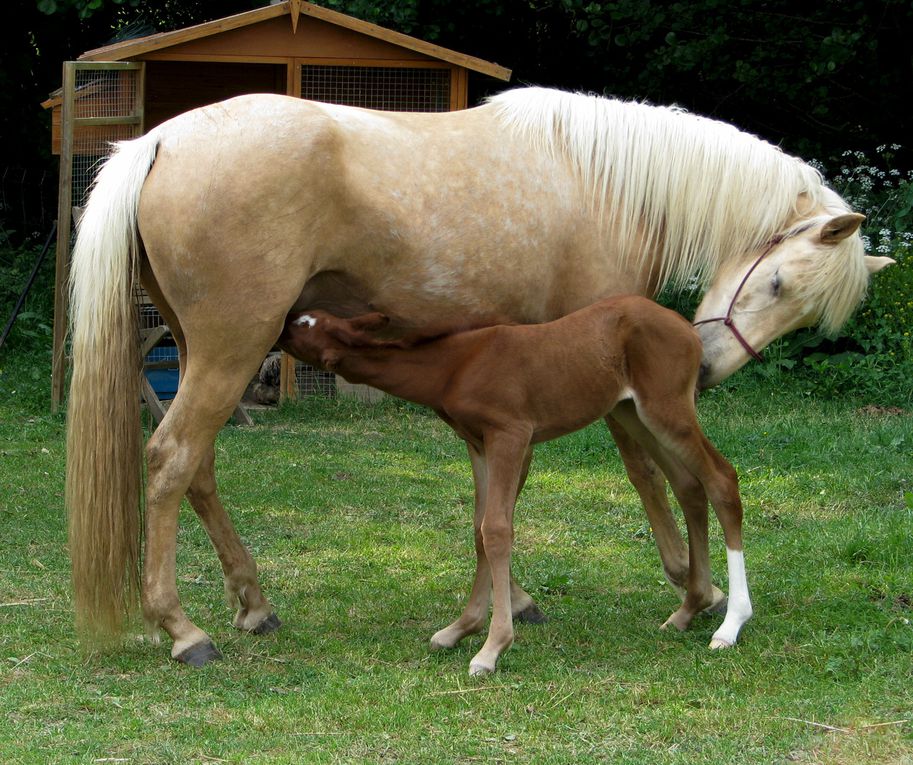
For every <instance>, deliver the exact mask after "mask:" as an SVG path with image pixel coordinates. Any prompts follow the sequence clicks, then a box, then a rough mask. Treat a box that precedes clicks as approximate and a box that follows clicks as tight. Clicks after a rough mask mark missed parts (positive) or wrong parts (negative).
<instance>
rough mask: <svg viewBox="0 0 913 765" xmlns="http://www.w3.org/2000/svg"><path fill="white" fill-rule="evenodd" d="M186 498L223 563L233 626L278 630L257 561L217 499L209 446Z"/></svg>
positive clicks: (257, 631) (262, 631)
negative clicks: (233, 613)
mask: <svg viewBox="0 0 913 765" xmlns="http://www.w3.org/2000/svg"><path fill="white" fill-rule="evenodd" d="M187 499H188V500H189V502H190V504H191V506H192V507H193V509H194V510H195V511H196V514H197V515H198V516H199V518H200V521H201V522H202V524H203V527H204V528H205V529H206V533H207V534H208V535H209V539H210V541H211V542H212V546H213V548H215V551H216V554H217V555H218V556H219V562H220V563H221V564H222V573H223V576H224V582H225V598H226V601H227V602H228V604H229V605H230V606H233V607H235V608H237V612H236V613H235V618H234V621H233V624H234V626H235V627H237V628H238V629H240V630H245V631H247V632H253V633H254V634H256V635H264V634H266V633H268V632H273V631H274V630H276V629H278V628H279V626H280V624H281V622H280V621H279V617H277V616H276V614H275V613H274V612H273V608H272V606H271V605H270V603H269V601H268V600H267V599H266V598H265V597H264V595H263V592H262V591H261V589H260V583H259V581H258V579H257V564H256V562H255V561H254V559H253V557H252V556H251V554H250V552H249V551H248V549H247V548H246V547H245V546H244V544H243V543H242V542H241V540H240V538H239V537H238V533H237V532H236V531H235V528H234V526H233V525H232V522H231V519H230V518H229V517H228V513H226V512H225V508H224V507H223V505H222V501H221V500H220V499H219V495H218V492H217V490H216V478H215V450H214V449H212V448H210V449H209V450H208V452H207V453H206V454H205V455H204V457H203V461H202V463H201V464H200V467H199V469H198V470H197V473H196V475H195V476H194V478H193V480H192V481H191V483H190V489H189V490H188V491H187Z"/></svg>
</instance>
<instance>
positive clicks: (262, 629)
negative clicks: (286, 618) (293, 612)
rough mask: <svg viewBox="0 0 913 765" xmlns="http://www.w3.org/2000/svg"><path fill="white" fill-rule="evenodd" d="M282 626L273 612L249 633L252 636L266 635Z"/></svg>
mask: <svg viewBox="0 0 913 765" xmlns="http://www.w3.org/2000/svg"><path fill="white" fill-rule="evenodd" d="M281 626H282V622H281V621H280V620H279V617H278V616H276V613H275V611H274V612H273V613H271V614H270V615H269V616H267V617H266V618H265V619H264V620H263V621H262V622H260V623H259V624H258V625H257V626H256V627H254V628H253V629H252V630H251V632H252V633H253V634H254V635H268V634H269V633H270V632H275V631H276V630H277V629H279V628H280V627H281Z"/></svg>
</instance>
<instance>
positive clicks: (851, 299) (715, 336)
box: [694, 210, 894, 388]
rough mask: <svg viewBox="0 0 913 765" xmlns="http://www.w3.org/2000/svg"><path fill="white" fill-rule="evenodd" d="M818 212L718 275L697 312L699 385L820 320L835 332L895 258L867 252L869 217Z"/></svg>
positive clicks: (717, 379) (721, 376) (717, 378)
mask: <svg viewBox="0 0 913 765" xmlns="http://www.w3.org/2000/svg"><path fill="white" fill-rule="evenodd" d="M818 212H819V213H822V214H817V215H813V216H812V217H809V218H806V219H805V220H803V221H800V222H798V223H796V224H795V225H793V226H791V227H790V228H788V229H787V230H785V231H783V232H781V233H780V234H778V235H776V236H774V237H773V238H772V239H771V240H770V241H769V242H767V243H766V244H764V245H763V246H762V247H760V248H759V249H757V250H755V251H753V252H750V253H748V254H746V256H745V257H744V258H739V259H737V260H735V261H733V262H732V263H730V264H726V265H724V266H723V267H722V268H721V269H720V271H719V272H718V273H717V275H716V278H715V279H714V281H713V283H712V284H711V286H710V288H709V289H708V290H707V292H706V293H705V295H704V299H703V301H702V302H701V304H700V306H699V307H698V309H697V313H696V314H695V316H694V323H695V325H697V329H698V332H699V334H700V336H701V340H702V341H703V343H704V358H703V364H702V365H701V377H700V382H699V385H700V387H701V388H709V387H711V386H713V385H716V384H717V383H718V382H720V381H721V380H723V379H725V378H726V377H728V376H729V375H731V374H732V373H733V372H735V371H736V370H737V369H739V368H740V367H742V366H743V365H744V364H745V363H746V362H747V361H748V360H749V359H750V358H751V357H754V358H758V359H760V351H761V349H762V348H764V347H765V346H767V345H768V344H769V343H771V342H772V341H773V340H775V339H777V338H778V337H780V336H782V335H785V334H786V333H787V332H792V331H793V330H795V329H799V328H800V327H809V326H812V325H815V324H819V325H820V326H821V328H822V330H823V331H824V332H827V333H830V332H835V331H836V330H838V329H839V328H840V327H841V326H842V325H843V324H844V322H846V320H847V319H848V318H849V317H850V315H851V314H852V313H853V311H854V310H855V309H856V307H857V306H858V305H859V303H860V301H861V300H862V298H863V296H864V295H865V291H866V287H867V285H868V281H869V276H870V275H871V274H873V273H875V272H876V271H880V270H881V269H882V268H884V267H885V266H887V265H890V264H891V263H893V262H894V261H893V260H891V258H883V257H870V256H868V255H865V253H864V250H863V244H862V239H861V237H860V236H859V226H860V224H861V223H862V221H863V220H864V216H862V215H859V214H857V213H850V212H843V213H840V214H837V215H834V214H833V211H831V212H830V213H826V212H823V211H821V210H819V211H818Z"/></svg>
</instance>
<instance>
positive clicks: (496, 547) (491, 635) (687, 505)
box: [279, 295, 751, 675]
mask: <svg viewBox="0 0 913 765" xmlns="http://www.w3.org/2000/svg"><path fill="white" fill-rule="evenodd" d="M386 324H387V317H386V316H384V315H383V314H379V313H373V314H366V315H364V316H360V317H357V318H355V319H339V318H336V317H335V316H331V315H329V314H327V313H325V312H322V311H312V312H310V313H304V314H300V315H298V316H297V317H291V320H290V321H288V322H287V323H286V327H285V330H284V331H283V333H282V336H281V337H280V338H279V345H280V347H281V348H282V349H283V350H285V351H288V352H289V353H291V354H292V355H294V356H297V357H298V358H300V359H301V360H302V361H306V362H308V363H310V364H316V365H318V366H322V367H325V368H326V369H329V370H331V371H334V372H337V373H338V374H341V375H342V376H343V377H345V378H346V379H347V380H348V381H349V382H355V383H367V384H368V385H372V386H374V387H375V388H380V389H381V390H384V391H387V392H388V393H391V394H393V395H394V396H399V397H400V398H405V399H408V400H410V401H414V402H416V403H418V404H423V405H425V406H429V407H431V408H432V409H434V411H435V412H436V413H437V414H438V416H439V417H440V418H441V419H442V420H444V422H446V423H447V424H448V425H450V427H452V428H453V429H454V430H455V431H456V433H457V435H459V436H460V437H461V438H462V439H463V440H465V441H466V445H467V446H468V447H469V455H470V460H471V461H472V473H473V479H474V480H475V547H476V575H475V581H474V582H473V585H472V592H471V594H470V596H469V601H468V602H467V604H466V607H465V609H464V610H463V613H462V614H461V616H460V618H459V619H457V620H456V621H455V622H454V623H453V624H451V625H450V626H449V627H446V628H445V629H442V630H441V631H440V632H438V633H436V634H435V635H434V637H433V638H431V646H432V648H452V647H453V646H455V645H456V644H457V643H458V642H459V641H460V640H462V639H463V638H464V637H465V636H466V635H469V634H473V633H476V632H480V631H481V630H482V628H483V627H484V625H485V620H486V619H487V617H488V604H489V593H490V592H491V593H493V595H494V606H493V610H492V617H491V627H490V629H489V632H488V639H487V640H486V641H485V645H483V646H482V649H481V650H480V651H479V653H478V654H476V656H475V657H474V658H473V659H472V661H471V662H470V664H469V673H470V674H472V675H477V674H484V673H487V672H493V671H494V669H495V664H496V662H497V660H498V656H500V654H501V653H502V652H503V651H504V650H506V649H507V648H508V647H509V646H510V645H511V643H512V642H513V620H512V614H511V585H510V555H511V547H512V543H513V516H514V507H515V504H516V500H517V497H518V496H519V494H520V492H521V491H522V489H523V483H524V482H525V480H526V475H527V472H528V470H529V463H530V459H531V458H532V448H533V445H534V444H537V443H541V442H542V441H548V440H550V439H552V438H557V437H558V436H562V435H564V434H566V433H571V432H573V431H575V430H579V429H580V428H582V427H585V426H586V425H589V424H590V423H591V422H594V421H595V420H597V419H599V418H604V417H607V416H608V415H609V414H610V413H611V414H612V416H613V417H614V418H615V419H616V420H617V421H618V422H620V423H621V424H622V426H623V427H624V428H625V429H626V430H627V431H628V433H630V434H631V436H632V437H633V438H634V439H635V440H636V441H637V443H638V444H639V445H640V446H641V447H642V448H644V449H645V450H646V451H647V452H648V453H649V454H650V456H651V457H652V458H653V459H654V460H655V461H656V463H657V464H658V465H659V466H660V467H662V469H663V472H665V474H666V475H667V476H668V478H669V483H670V484H671V486H672V491H673V492H674V493H675V496H676V498H677V499H678V501H679V504H680V505H681V507H682V511H683V512H684V515H685V522H686V524H687V527H688V544H689V547H690V551H691V556H690V559H691V568H690V571H689V573H688V584H687V588H686V589H687V594H686V596H685V599H684V602H683V603H682V605H681V607H680V608H679V609H678V610H677V611H676V612H675V613H674V614H672V616H670V617H669V619H668V620H667V622H666V624H672V625H674V626H675V627H677V628H678V629H685V628H686V627H687V626H688V625H689V624H690V623H691V620H692V619H693V618H694V616H695V614H697V613H698V612H699V611H702V610H703V609H705V608H707V607H709V606H711V605H712V604H713V589H712V588H713V586H712V584H711V582H710V561H709V554H708V549H707V547H708V546H707V499H708V497H709V499H710V502H711V504H712V505H713V509H714V510H715V511H716V514H717V517H718V518H719V521H720V523H721V525H722V526H723V534H724V537H725V540H726V556H727V560H728V564H729V588H730V597H729V602H728V607H727V610H726V618H725V619H724V621H723V624H722V626H721V627H720V628H719V629H718V630H717V631H716V632H715V633H714V635H713V639H712V640H711V642H710V647H711V648H724V647H727V646H731V645H733V644H734V643H735V641H736V638H737V637H738V634H739V630H740V629H741V627H742V625H743V624H744V623H745V622H746V621H748V619H749V618H750V617H751V601H750V600H749V597H748V583H747V580H746V577H745V562H744V557H743V555H742V503H741V501H740V499H739V487H738V481H737V479H736V473H735V470H734V469H733V467H732V465H730V464H729V463H728V462H727V461H726V460H725V459H724V458H723V457H722V455H720V453H719V452H718V451H717V450H716V449H714V448H713V446H712V445H711V443H710V442H709V441H708V440H707V438H706V437H705V436H704V434H703V433H702V432H701V429H700V426H699V425H698V423H697V414H696V412H695V408H694V404H695V395H694V393H695V390H696V387H697V377H698V373H699V371H700V364H701V350H702V349H701V341H700V339H699V338H698V335H697V332H696V331H695V329H694V328H693V327H692V326H691V325H690V324H689V323H688V322H687V321H686V320H685V319H683V318H682V317H681V316H679V315H678V314H677V313H675V312H673V311H670V310H668V309H666V308H662V307H660V306H659V305H657V304H656V303H653V302H652V301H650V300H647V299H646V298H643V297H639V296H636V295H628V296H622V297H612V298H606V299H604V300H600V301H598V302H597V303H594V304H593V305H590V306H587V307H586V308H581V309H580V310H579V311H574V312H573V313H571V314H568V315H567V316H564V317H563V318H560V319H557V320H555V321H552V322H549V323H547V324H527V325H514V326H495V327H487V328H484V329H476V330H471V331H467V332H460V333H457V334H452V335H444V336H442V337H439V338H436V339H431V340H427V341H424V342H422V341H419V342H415V343H409V344H403V343H397V342H385V341H381V340H376V339H373V338H372V336H371V335H370V334H369V332H370V331H371V330H376V329H380V328H382V327H384V326H386Z"/></svg>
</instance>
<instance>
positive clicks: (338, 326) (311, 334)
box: [279, 310, 390, 371]
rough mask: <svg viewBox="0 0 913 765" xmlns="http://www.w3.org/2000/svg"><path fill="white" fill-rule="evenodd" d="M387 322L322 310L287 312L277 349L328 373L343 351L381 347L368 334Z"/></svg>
mask: <svg viewBox="0 0 913 765" xmlns="http://www.w3.org/2000/svg"><path fill="white" fill-rule="evenodd" d="M389 322H390V320H389V318H388V317H386V316H385V315H384V314H382V313H366V314H364V315H363V316H356V317H355V318H353V319H341V318H339V317H338V316H333V314H330V313H327V312H326V311H320V310H313V311H307V312H304V313H294V314H292V313H290V314H289V315H288V316H286V318H285V327H284V328H283V330H282V335H280V337H279V346H280V347H281V348H282V349H283V350H284V351H286V352H287V353H290V354H291V355H292V356H294V357H295V358H298V359H301V360H302V361H304V362H307V363H308V364H314V365H315V366H320V367H324V368H325V369H328V370H330V371H332V370H333V369H334V368H335V367H336V365H337V364H338V363H339V360H340V359H341V358H342V356H343V355H344V354H345V352H346V351H347V350H350V349H352V348H368V347H375V346H380V345H384V344H385V343H384V342H383V341H381V340H378V339H377V338H376V337H374V336H373V335H372V334H371V333H373V332H377V331H378V330H380V329H383V328H384V327H386V326H387V324H388V323H389Z"/></svg>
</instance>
